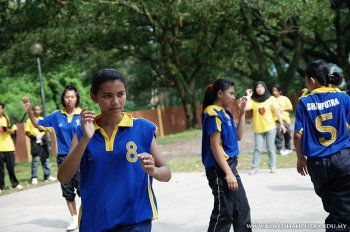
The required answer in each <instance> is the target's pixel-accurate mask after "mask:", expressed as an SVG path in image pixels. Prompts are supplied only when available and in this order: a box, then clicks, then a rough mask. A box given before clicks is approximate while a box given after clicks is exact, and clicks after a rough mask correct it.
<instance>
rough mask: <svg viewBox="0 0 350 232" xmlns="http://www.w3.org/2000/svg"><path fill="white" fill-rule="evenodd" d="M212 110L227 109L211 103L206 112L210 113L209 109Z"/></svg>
mask: <svg viewBox="0 0 350 232" xmlns="http://www.w3.org/2000/svg"><path fill="white" fill-rule="evenodd" d="M210 110H217V111H220V110H221V111H223V112H225V109H224V108H222V107H220V106H217V105H210V106H207V107H206V108H205V110H204V113H208V111H210Z"/></svg>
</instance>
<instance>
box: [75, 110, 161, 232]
mask: <svg viewBox="0 0 350 232" xmlns="http://www.w3.org/2000/svg"><path fill="white" fill-rule="evenodd" d="M123 115H124V116H123V118H122V120H121V121H120V123H119V124H118V125H117V126H116V128H115V129H114V131H113V134H112V136H111V138H108V136H107V134H106V133H105V131H104V130H103V128H101V127H99V126H98V125H97V124H96V121H98V118H99V117H100V116H97V117H96V119H95V122H94V127H95V134H94V136H93V137H92V138H91V140H90V142H89V143H88V145H87V148H86V150H85V152H84V154H83V157H82V159H81V163H80V173H81V181H80V191H81V200H82V214H81V222H80V231H105V230H108V229H112V228H115V227H116V226H118V225H130V224H135V223H140V222H143V221H147V220H152V219H156V218H158V212H157V202H156V198H155V196H154V193H153V189H152V181H153V178H152V177H151V176H149V175H148V174H147V173H146V172H145V171H144V170H143V169H142V167H141V162H140V160H139V158H138V154H140V153H142V152H147V153H150V149H151V144H152V140H153V137H154V136H155V132H156V126H155V125H154V124H153V123H151V122H149V121H147V120H146V119H143V118H132V116H131V115H130V114H127V113H123ZM77 135H78V139H79V140H80V139H81V138H82V136H83V132H82V127H81V126H79V127H78V130H77Z"/></svg>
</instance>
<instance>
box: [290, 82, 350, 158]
mask: <svg viewBox="0 0 350 232" xmlns="http://www.w3.org/2000/svg"><path fill="white" fill-rule="evenodd" d="M349 123H350V98H349V96H348V95H346V94H345V93H343V92H340V91H339V89H337V88H318V89H315V90H313V91H312V92H311V93H310V94H309V95H307V96H304V97H301V98H300V101H299V104H298V106H297V111H296V118H295V128H294V131H295V132H296V133H299V134H302V137H301V139H302V140H301V141H302V153H303V155H305V156H307V157H326V156H330V155H332V154H334V153H336V152H338V151H340V150H342V149H344V148H349V147H350V141H349V131H348V124H349Z"/></svg>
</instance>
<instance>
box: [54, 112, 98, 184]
mask: <svg viewBox="0 0 350 232" xmlns="http://www.w3.org/2000/svg"><path fill="white" fill-rule="evenodd" d="M81 115H82V118H83V119H84V120H83V123H82V127H83V137H82V138H81V139H80V140H79V141H78V136H77V135H75V136H74V138H73V140H72V144H71V150H70V152H69V154H68V156H67V158H66V159H65V160H64V161H63V163H62V164H61V165H60V167H59V169H58V174H57V178H58V180H59V181H60V182H61V183H65V182H67V181H69V180H71V179H72V177H73V176H74V173H75V172H76V171H77V169H78V167H79V165H80V161H81V158H82V157H83V154H84V152H85V149H86V147H87V145H88V143H89V141H90V139H91V138H92V136H93V135H94V133H95V128H94V125H93V121H94V118H95V115H94V114H93V113H92V112H89V111H86V109H84V110H83V111H82V112H81Z"/></svg>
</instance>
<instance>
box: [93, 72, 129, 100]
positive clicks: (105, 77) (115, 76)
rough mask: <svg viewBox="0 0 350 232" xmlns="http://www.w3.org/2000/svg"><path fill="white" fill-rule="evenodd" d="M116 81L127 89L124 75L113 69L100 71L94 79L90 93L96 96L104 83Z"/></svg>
mask: <svg viewBox="0 0 350 232" xmlns="http://www.w3.org/2000/svg"><path fill="white" fill-rule="evenodd" d="M116 80H118V81H121V82H122V83H123V84H124V86H125V88H126V80H125V77H124V76H123V74H121V73H120V72H118V71H117V70H115V69H111V68H105V69H100V70H98V71H97V72H96V73H95V75H94V76H93V77H92V80H91V89H90V92H91V93H92V94H95V95H96V94H97V91H98V90H99V88H100V85H101V84H102V83H105V82H107V81H116Z"/></svg>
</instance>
